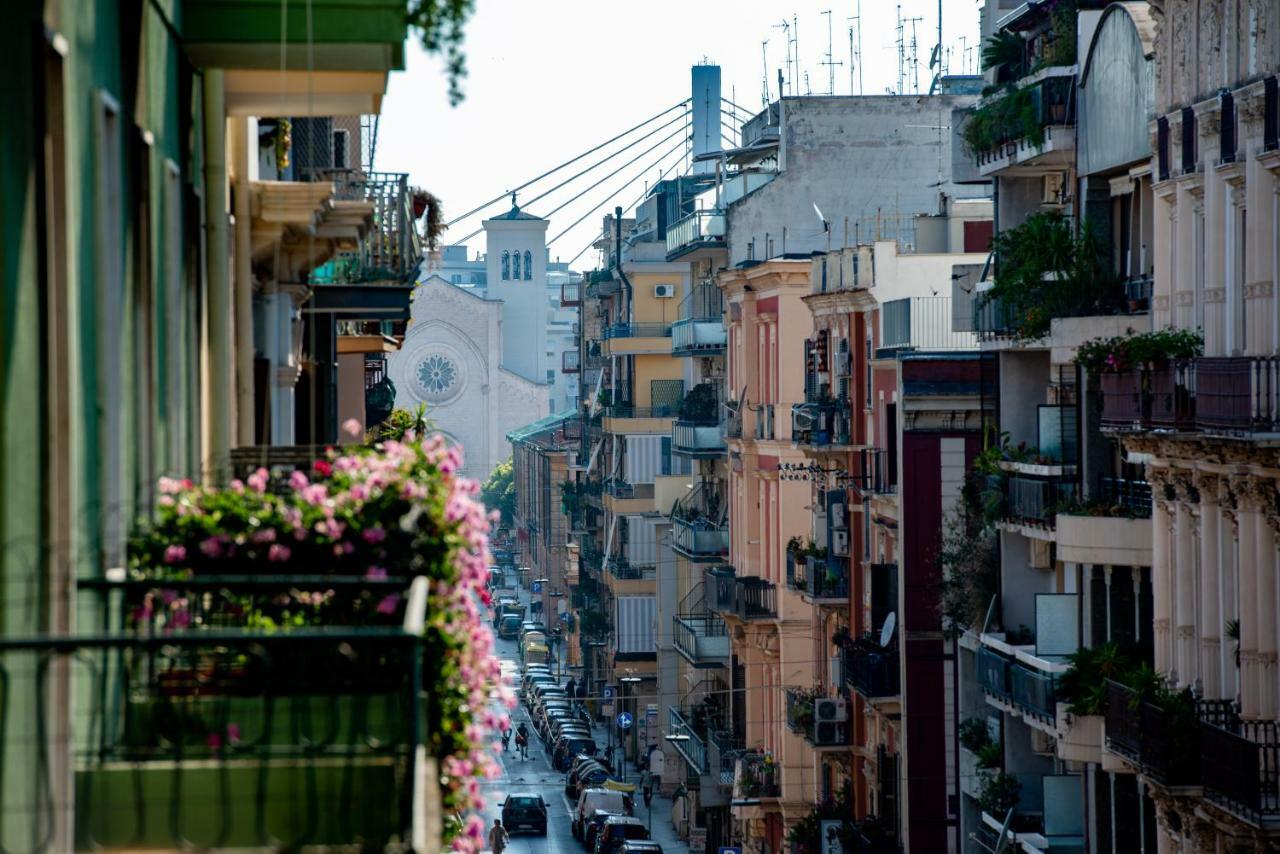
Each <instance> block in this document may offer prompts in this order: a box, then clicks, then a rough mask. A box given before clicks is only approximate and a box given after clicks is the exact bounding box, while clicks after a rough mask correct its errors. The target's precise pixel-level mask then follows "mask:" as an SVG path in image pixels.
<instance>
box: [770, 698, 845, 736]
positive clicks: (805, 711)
mask: <svg viewBox="0 0 1280 854" xmlns="http://www.w3.org/2000/svg"><path fill="white" fill-rule="evenodd" d="M785 694H786V699H787V726H788V727H790V729H791V731H792V732H794V733H796V734H797V735H799V736H801V737H802V738H804V740H805V741H807V742H809V744H810V745H812V746H813V747H816V748H833V747H845V746H847V745H848V744H849V724H848V710H847V706H846V701H845V699H844V698H843V697H831V696H828V695H827V692H825V691H824V690H822V689H819V688H787V689H786V690H785Z"/></svg>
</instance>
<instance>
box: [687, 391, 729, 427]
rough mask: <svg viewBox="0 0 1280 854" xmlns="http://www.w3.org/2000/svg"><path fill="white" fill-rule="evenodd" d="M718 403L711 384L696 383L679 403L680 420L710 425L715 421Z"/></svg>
mask: <svg viewBox="0 0 1280 854" xmlns="http://www.w3.org/2000/svg"><path fill="white" fill-rule="evenodd" d="M719 407H720V402H719V400H718V399H717V396H716V387H715V386H714V385H712V384H711V383H698V384H697V385H696V386H694V387H693V388H691V389H689V393H688V394H686V395H685V396H684V400H682V401H681V402H680V420H681V421H693V422H697V423H700V424H711V423H715V421H716V420H717V415H718V414H719V413H718V412H717V410H718V409H719Z"/></svg>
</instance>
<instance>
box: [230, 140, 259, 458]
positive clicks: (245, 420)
mask: <svg viewBox="0 0 1280 854" xmlns="http://www.w3.org/2000/svg"><path fill="white" fill-rule="evenodd" d="M256 131H257V121H256V120H255V119H247V118H234V119H232V120H231V132H232V144H231V157H232V162H231V166H232V169H233V171H234V174H235V188H234V194H233V196H232V199H233V201H234V204H235V215H236V232H235V239H236V279H235V316H236V337H235V348H236V422H237V424H236V438H235V443H236V444H237V445H254V444H257V442H256V441H255V438H256V437H255V436H254V429H253V416H254V411H253V410H254V406H253V401H254V387H253V386H254V383H253V355H254V351H253V258H252V257H251V256H252V252H253V244H252V237H251V234H250V229H251V223H252V216H253V214H252V212H251V211H250V209H249V208H250V206H249V201H250V198H249V197H250V192H251V191H250V179H251V177H252V176H251V174H250V169H251V166H250V157H249V140H250V139H251V138H252V137H256V136H257V133H256Z"/></svg>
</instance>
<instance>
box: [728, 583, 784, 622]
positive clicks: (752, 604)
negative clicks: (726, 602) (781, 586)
mask: <svg viewBox="0 0 1280 854" xmlns="http://www.w3.org/2000/svg"><path fill="white" fill-rule="evenodd" d="M733 582H734V592H733V609H732V612H731V613H733V614H734V616H736V617H737V618H738V619H739V620H744V621H748V622H750V621H754V620H775V619H777V617H778V600H777V588H776V587H775V586H774V584H773V582H772V581H766V580H765V579H763V578H757V577H755V576H753V575H746V576H742V577H735V578H734V579H733Z"/></svg>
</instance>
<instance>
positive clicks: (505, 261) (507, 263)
mask: <svg viewBox="0 0 1280 854" xmlns="http://www.w3.org/2000/svg"><path fill="white" fill-rule="evenodd" d="M502 278H503V280H504V281H505V280H506V279H510V278H511V253H510V252H507V251H506V250H505V249H504V250H503V252H502Z"/></svg>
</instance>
